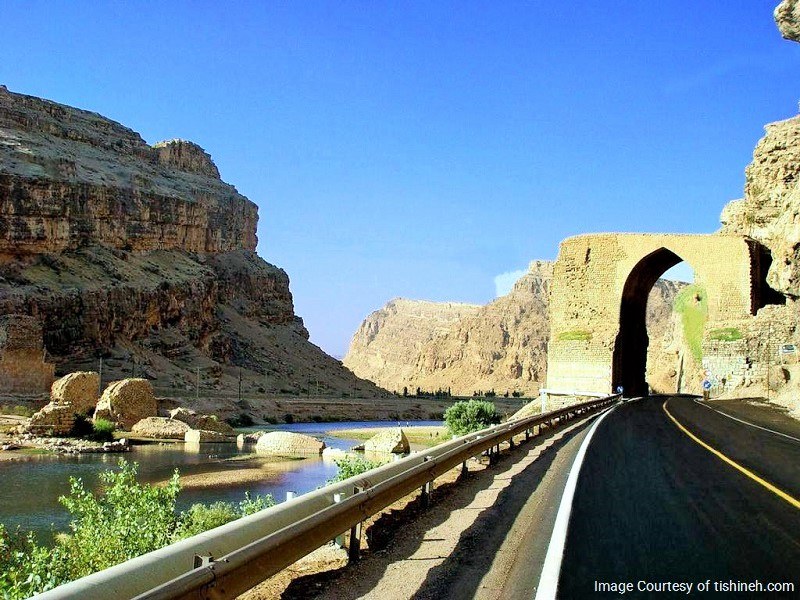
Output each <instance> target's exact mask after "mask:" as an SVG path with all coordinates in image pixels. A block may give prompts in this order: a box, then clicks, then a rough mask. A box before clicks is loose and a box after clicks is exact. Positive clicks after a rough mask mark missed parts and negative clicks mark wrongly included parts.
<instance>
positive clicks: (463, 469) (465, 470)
mask: <svg viewBox="0 0 800 600" xmlns="http://www.w3.org/2000/svg"><path fill="white" fill-rule="evenodd" d="M467 473H469V469H468V468H467V461H464V462H463V463H461V477H466V475H467Z"/></svg>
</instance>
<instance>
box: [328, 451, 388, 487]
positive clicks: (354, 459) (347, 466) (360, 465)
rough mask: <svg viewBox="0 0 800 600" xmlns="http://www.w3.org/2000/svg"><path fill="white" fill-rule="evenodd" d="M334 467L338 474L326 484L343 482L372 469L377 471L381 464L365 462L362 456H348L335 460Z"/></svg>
mask: <svg viewBox="0 0 800 600" xmlns="http://www.w3.org/2000/svg"><path fill="white" fill-rule="evenodd" d="M334 462H335V463H336V466H337V467H339V472H338V473H337V474H336V477H334V478H332V479H329V480H328V483H336V482H337V481H344V480H345V479H348V478H350V477H354V476H355V475H361V474H362V473H366V472H367V471H371V470H372V469H377V468H378V467H380V466H381V465H382V464H383V463H380V462H377V461H374V460H367V459H366V458H364V457H363V456H358V455H351V454H348V455H346V456H343V457H342V458H337V459H336V460H335V461H334Z"/></svg>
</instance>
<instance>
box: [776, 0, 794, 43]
mask: <svg viewBox="0 0 800 600" xmlns="http://www.w3.org/2000/svg"><path fill="white" fill-rule="evenodd" d="M775 22H776V23H777V24H778V29H780V32H781V35H782V36H783V37H785V38H786V39H787V40H793V41H795V42H800V2H798V1H797V0H783V2H781V3H780V4H779V5H778V6H777V7H776V8H775Z"/></svg>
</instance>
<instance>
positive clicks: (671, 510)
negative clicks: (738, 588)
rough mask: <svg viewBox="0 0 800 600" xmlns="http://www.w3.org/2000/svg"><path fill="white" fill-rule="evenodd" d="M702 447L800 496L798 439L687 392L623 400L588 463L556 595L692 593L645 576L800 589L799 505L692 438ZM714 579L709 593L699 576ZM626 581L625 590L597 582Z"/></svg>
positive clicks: (601, 431) (597, 437)
mask: <svg viewBox="0 0 800 600" xmlns="http://www.w3.org/2000/svg"><path fill="white" fill-rule="evenodd" d="M665 401H666V407H667V409H668V410H669V412H670V413H672V415H673V416H674V417H675V418H676V419H677V420H678V421H679V422H680V423H681V424H682V425H683V426H684V427H685V428H686V429H688V430H689V431H690V432H692V433H693V434H694V435H695V436H697V437H698V438H700V439H702V440H703V441H704V442H706V444H708V445H709V446H711V447H713V448H714V449H716V450H718V451H719V452H721V453H722V454H724V455H726V456H728V457H729V458H730V459H732V460H733V461H735V462H737V463H739V464H741V465H742V466H743V467H745V468H746V469H748V470H750V471H752V472H753V473H754V474H755V475H757V476H758V477H760V478H761V479H763V480H764V481H766V482H769V483H771V484H773V485H774V486H775V487H777V488H779V489H781V490H782V491H784V492H785V493H787V494H788V495H790V496H791V497H794V498H800V442H798V441H796V440H792V439H790V438H787V437H782V436H779V435H776V434H774V433H771V432H768V431H764V430H762V429H757V428H753V427H749V426H747V425H745V424H743V423H740V422H738V421H735V420H733V419H731V418H728V417H725V416H724V415H721V414H719V413H717V412H715V411H713V410H709V409H708V408H707V407H705V406H702V405H701V404H699V403H697V402H695V401H694V400H692V399H691V398H669V399H667V398H663V397H662V398H657V397H656V398H648V399H645V400H639V401H635V402H630V403H626V404H623V405H621V406H619V407H618V408H617V409H616V410H615V411H614V412H613V413H612V414H610V415H609V416H608V417H607V418H606V419H605V420H604V421H603V422H602V423H601V424H600V426H599V428H598V430H597V433H596V435H595V436H594V438H593V440H592V442H591V444H590V445H589V447H588V450H587V453H586V457H585V461H584V463H583V467H582V469H581V472H580V477H579V479H578V485H577V489H576V494H575V499H574V502H573V508H572V515H571V519H570V522H569V528H568V532H567V542H566V547H565V550H564V556H563V561H562V564H561V574H560V578H559V586H558V596H559V598H580V599H583V598H619V597H625V598H629V597H633V598H640V597H655V598H672V597H680V596H686V595H687V594H686V593H685V592H665V593H656V592H654V591H653V592H648V591H640V590H639V589H638V588H640V587H643V586H644V585H645V584H640V583H639V582H648V583H650V584H655V585H660V584H663V583H665V582H670V583H672V582H674V583H691V584H693V587H692V590H691V594H689V595H690V596H692V597H697V596H704V595H713V592H714V582H729V581H734V582H747V583H753V582H760V583H761V584H762V585H763V586H766V585H767V584H769V583H775V582H792V583H794V585H795V591H794V592H791V593H783V594H781V593H775V592H770V593H766V592H765V593H762V594H758V593H753V592H741V593H722V594H719V595H720V597H730V598H737V597H741V598H759V597H761V598H778V597H792V598H800V509H798V508H797V507H795V506H793V505H792V504H790V503H789V502H788V501H787V500H786V499H784V498H781V497H780V496H779V495H777V494H776V493H775V492H773V491H770V490H769V489H767V488H765V487H764V486H763V485H762V484H760V483H758V482H756V481H754V480H753V479H752V478H750V477H747V476H746V475H744V474H743V473H741V472H740V471H738V470H737V469H735V468H734V467H732V466H730V465H729V464H727V463H725V462H724V461H723V460H722V459H720V458H719V457H718V456H715V455H714V454H713V453H711V452H710V451H709V450H708V449H706V448H704V447H702V446H701V445H699V444H698V443H696V442H695V441H693V440H692V439H691V438H690V437H689V436H688V435H687V434H686V433H685V432H683V431H681V430H680V429H679V428H678V427H677V426H676V425H675V424H674V423H673V422H672V421H671V420H670V419H669V417H668V416H667V414H666V412H665V411H664V409H663V406H662V405H664V403H665ZM709 580H710V590H711V593H706V594H704V593H702V592H699V591H698V589H697V584H698V583H705V582H707V581H709ZM603 584H605V586H606V587H605V589H609V586H608V584H616V586H617V589H618V588H619V585H620V584H630V585H632V586H633V590H628V591H627V592H626V593H625V594H624V596H621V595H620V594H619V593H618V592H611V591H601V590H603V589H604V588H603Z"/></svg>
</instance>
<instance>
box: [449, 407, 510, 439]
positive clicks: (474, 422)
mask: <svg viewBox="0 0 800 600" xmlns="http://www.w3.org/2000/svg"><path fill="white" fill-rule="evenodd" d="M444 421H445V424H446V425H447V429H448V431H449V432H450V433H451V434H452V435H464V434H466V433H471V432H473V431H479V430H481V429H485V428H486V427H489V426H490V425H494V424H496V423H499V422H500V415H498V414H497V412H496V411H495V407H494V404H493V403H491V402H487V401H486V400H468V401H466V402H465V401H461V402H456V403H455V404H453V406H451V407H450V408H448V409H447V410H446V411H445V413H444Z"/></svg>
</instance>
